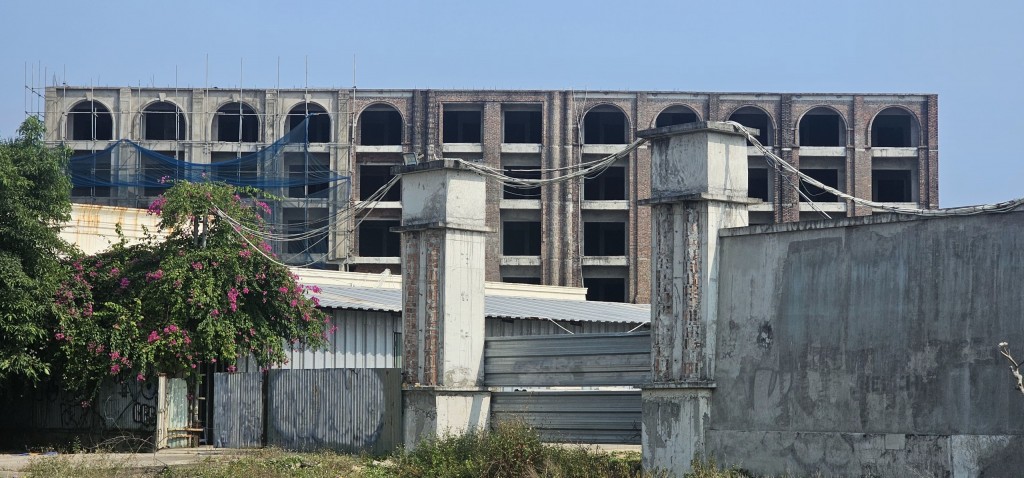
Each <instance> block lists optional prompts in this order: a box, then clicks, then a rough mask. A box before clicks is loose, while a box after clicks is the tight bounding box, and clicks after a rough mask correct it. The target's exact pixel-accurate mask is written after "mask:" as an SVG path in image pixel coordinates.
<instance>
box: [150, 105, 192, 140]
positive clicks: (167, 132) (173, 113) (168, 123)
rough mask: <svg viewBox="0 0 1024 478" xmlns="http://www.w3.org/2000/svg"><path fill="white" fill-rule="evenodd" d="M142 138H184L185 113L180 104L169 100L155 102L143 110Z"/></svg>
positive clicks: (185, 129)
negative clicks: (179, 106)
mask: <svg viewBox="0 0 1024 478" xmlns="http://www.w3.org/2000/svg"><path fill="white" fill-rule="evenodd" d="M141 129H142V139H147V140H183V139H185V138H186V134H185V133H186V131H187V128H186V127H185V115H184V114H182V112H181V108H178V105H175V104H174V103H171V102H169V101H159V102H156V103H153V104H151V105H149V106H147V107H146V109H144V110H142V125H141Z"/></svg>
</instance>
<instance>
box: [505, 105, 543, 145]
mask: <svg viewBox="0 0 1024 478" xmlns="http://www.w3.org/2000/svg"><path fill="white" fill-rule="evenodd" d="M542 126H543V121H542V120H541V112H540V111H506V112H505V135H504V139H503V141H502V142H503V143H532V144H540V142H541V131H542V129H543V128H542Z"/></svg>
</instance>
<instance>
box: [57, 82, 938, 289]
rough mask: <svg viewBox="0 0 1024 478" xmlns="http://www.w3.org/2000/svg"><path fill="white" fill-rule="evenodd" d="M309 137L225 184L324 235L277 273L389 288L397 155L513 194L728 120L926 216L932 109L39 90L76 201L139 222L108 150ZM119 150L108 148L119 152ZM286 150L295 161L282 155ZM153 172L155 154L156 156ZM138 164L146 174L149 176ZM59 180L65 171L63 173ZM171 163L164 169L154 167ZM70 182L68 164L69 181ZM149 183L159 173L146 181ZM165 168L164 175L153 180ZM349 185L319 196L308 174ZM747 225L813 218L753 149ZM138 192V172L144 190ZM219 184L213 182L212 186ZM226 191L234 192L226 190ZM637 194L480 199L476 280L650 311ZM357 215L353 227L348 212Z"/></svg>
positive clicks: (616, 184) (393, 266) (839, 208)
mask: <svg viewBox="0 0 1024 478" xmlns="http://www.w3.org/2000/svg"><path fill="white" fill-rule="evenodd" d="M304 120H305V121H307V123H305V124H306V130H305V132H304V136H305V137H304V140H306V141H308V145H307V146H304V147H303V148H302V152H301V154H300V153H299V152H298V150H297V149H296V150H294V152H292V153H289V152H288V151H290V150H288V149H287V148H284V151H285V152H284V153H282V154H280V155H278V156H275V158H276V159H275V161H277V162H278V163H280V164H261V165H260V166H259V167H255V166H254V167H251V168H249V169H246V168H244V167H239V168H238V170H237V175H236V176H234V177H235V178H238V179H244V178H255V177H260V176H262V175H265V174H269V173H270V172H271V170H273V171H274V172H275V174H278V175H280V176H281V177H284V178H286V179H289V180H288V181H284V182H281V183H280V184H278V186H277V187H276V188H275V189H273V190H272V191H271V192H273V193H274V194H276V195H278V196H282V197H283V198H284V199H282V200H281V201H279V202H278V203H276V204H275V208H274V217H273V220H272V222H274V223H276V224H278V225H280V227H281V230H283V231H287V232H292V233H301V232H302V231H304V230H317V231H321V230H323V231H326V232H323V234H319V235H314V236H313V237H307V238H304V239H303V240H302V241H298V243H295V242H288V243H280V244H277V245H276V247H277V249H278V252H279V253H280V254H281V255H282V257H283V258H284V259H285V260H286V261H287V262H290V263H294V264H306V263H314V264H315V265H317V266H321V267H328V268H339V269H342V270H349V271H354V272H369V273H376V272H384V271H386V270H389V271H390V272H391V273H393V274H397V273H398V272H399V269H400V267H401V260H400V251H399V248H400V239H399V236H398V234H396V233H394V232H392V231H391V228H393V227H396V226H398V225H399V218H400V215H401V198H400V193H399V188H397V187H396V188H392V189H391V190H390V191H389V192H388V194H386V195H384V197H382V198H379V199H380V200H379V201H374V202H373V204H372V207H370V206H371V204H370V203H369V202H368V200H369V199H371V195H372V194H373V193H374V192H376V191H378V189H379V188H380V187H381V186H382V185H384V184H386V183H387V182H388V181H389V180H390V179H391V172H390V171H391V170H390V168H391V166H393V165H398V164H402V161H403V158H402V155H403V153H417V154H419V155H421V156H422V157H425V158H428V159H432V158H438V157H445V158H461V159H465V160H471V161H479V162H482V163H484V164H486V165H488V166H492V167H494V168H501V169H503V170H505V172H506V174H508V175H510V176H514V177H522V178H540V177H551V175H552V174H556V175H557V174H560V173H556V172H554V171H555V170H558V169H559V168H569V167H572V166H574V165H578V164H580V163H583V162H588V161H593V160H597V159H600V158H603V157H605V156H607V155H609V154H612V153H615V152H618V151H620V150H621V149H623V148H625V147H626V145H628V144H629V143H631V142H632V141H633V140H634V139H636V131H638V130H643V129H648V128H652V127H658V126H668V125H673V124H682V123H688V122H692V121H726V120H734V121H738V122H739V123H742V124H744V125H746V126H749V127H752V128H757V129H758V130H759V136H758V137H759V139H760V141H761V142H762V143H763V144H765V145H766V146H769V147H770V148H772V150H773V151H774V152H775V153H776V154H778V155H779V156H781V157H782V158H784V159H785V160H787V161H789V162H790V163H792V164H794V165H796V166H797V167H799V168H800V169H801V170H802V171H803V172H804V173H806V174H808V175H810V176H812V177H814V178H816V179H818V180H819V181H821V182H823V183H825V184H828V185H831V186H834V187H836V188H837V189H840V190H842V191H844V192H847V193H849V194H852V195H855V196H858V197H862V198H868V199H872V200H875V201H879V202H886V203H895V204H900V205H904V206H914V207H922V208H936V207H938V98H937V96H936V95H930V94H831V93H828V94H822V93H814V94H790V93H689V92H625V91H600V92H595V91H586V92H580V91H529V90H508V91H501V90H362V89H359V90H349V89H345V90H338V89H299V90H278V89H243V90H226V89H219V88H212V89H205V88H200V89H173V88H130V87H124V88H72V87H51V88H48V89H47V91H46V126H47V140H48V141H49V142H51V143H53V144H64V145H66V146H68V147H69V148H71V149H72V150H73V151H74V155H75V156H77V157H87V156H90V155H91V157H94V158H97V159H94V160H93V161H92V162H91V163H89V165H88V166H86V167H82V166H80V167H79V168H80V170H79V171H77V174H75V172H74V171H73V178H82V177H90V178H96V180H93V181H81V180H77V181H76V183H75V186H76V187H75V189H74V192H73V198H72V199H73V201H75V202H80V203H93V204H110V205H119V206H132V207H145V206H146V205H147V204H148V203H149V202H150V201H151V200H152V198H153V197H154V196H156V195H157V194H159V193H160V192H161V191H162V190H163V188H164V187H166V186H165V185H163V184H154V183H152V182H146V183H141V182H134V183H133V182H131V181H127V180H124V178H126V177H128V176H130V175H131V173H132V172H134V171H147V168H148V170H149V171H150V172H154V171H156V172H158V173H157V174H159V172H166V173H167V174H166V176H168V177H171V178H174V177H175V174H176V170H175V167H174V166H173V164H174V163H173V162H167V161H165V162H163V163H160V164H157V163H156V162H152V160H151V159H150V158H149V157H147V156H146V155H143V154H137V153H131V152H127V153H125V152H122V153H118V152H117V151H116V150H117V148H114V149H115V151H114V152H113V153H110V154H108V155H106V156H96V155H95V153H96V152H98V151H105V150H107V149H108V148H111V147H113V146H115V145H116V144H118V142H119V140H130V141H131V142H132V144H134V145H137V146H140V147H142V148H145V151H148V152H152V153H154V154H159V155H161V156H159V157H160V158H164V159H166V158H172V159H173V160H176V161H182V162H186V163H194V164H216V163H219V162H228V163H225V164H234V163H230V161H232V160H236V159H238V158H243V157H246V156H247V155H252V154H258V153H259V152H260V151H263V150H266V149H267V147H268V145H271V144H274V143H275V141H277V140H278V139H279V138H282V137H285V136H286V135H288V134H289V132H290V131H291V130H292V129H293V128H296V127H297V126H298V125H300V124H302V122H303V121H304ZM122 143H123V142H122ZM291 147H292V148H294V146H291ZM153 157H157V156H153ZM147 161H149V162H147ZM73 164H74V163H73ZM167 164H172V166H167ZM73 167H74V166H73ZM161 168H163V169H161ZM165 170H166V171H165ZM321 170H327V171H329V172H330V173H331V175H333V177H335V178H338V177H343V178H346V180H345V181H344V182H345V184H343V185H341V186H343V187H328V184H327V182H326V181H327V180H326V179H318V178H322V177H323V176H322V175H320V176H318V175H317V174H315V173H313V171H321ZM748 172H749V191H750V196H751V197H754V198H759V199H761V200H762V201H763V203H761V204H758V205H754V206H751V208H750V222H751V224H767V223H781V222H793V221H800V220H813V219H819V218H822V216H821V214H820V213H819V212H817V211H815V210H814V208H813V207H812V206H811V205H810V204H809V203H808V202H807V201H806V200H805V199H804V198H802V197H801V195H800V194H798V192H797V186H796V185H797V184H798V180H797V179H796V178H795V177H790V176H788V175H780V174H777V173H776V172H775V171H774V170H773V169H770V168H769V166H768V164H767V162H766V161H765V160H764V158H763V157H761V155H760V153H759V152H758V151H756V150H754V149H753V148H750V157H749V169H748ZM151 176H152V174H151ZM215 179H218V178H215ZM227 179H229V180H230V179H231V178H227ZM800 187H801V188H803V189H804V193H805V194H806V196H807V197H808V198H810V199H811V200H813V201H814V202H815V203H816V205H817V208H818V209H819V210H823V211H825V212H827V213H828V214H829V215H830V216H832V217H852V216H865V215H870V214H872V211H871V210H870V209H868V208H864V207H860V206H854V205H853V204H852V203H848V202H846V201H840V200H837V198H836V197H834V196H832V195H831V194H828V193H825V192H824V191H821V190H818V189H817V188H815V187H813V186H806V185H802V186H800ZM649 195H650V152H649V150H648V149H647V148H646V146H641V147H640V148H639V149H637V150H636V151H634V152H633V153H631V154H630V155H629V156H628V158H625V159H622V160H620V161H619V162H618V163H616V164H614V165H613V166H612V167H610V168H608V169H606V170H605V171H604V172H602V173H601V174H600V175H597V176H596V177H592V178H591V177H588V178H583V179H581V180H575V181H567V182H561V183H555V184H552V185H549V186H544V187H538V188H532V189H513V188H508V187H503V186H502V185H501V184H498V183H496V182H489V183H488V185H487V205H486V207H487V223H488V225H489V227H490V228H491V229H492V230H493V233H492V234H490V235H489V236H488V239H487V258H486V264H487V269H486V279H487V280H489V281H505V282H522V283H536V284H548V285H562V286H585V287H587V288H588V290H589V292H588V295H589V297H590V298H592V299H595V300H605V301H624V302H638V303H646V302H649V294H650V275H651V273H650V263H651V261H650V254H651V253H650V231H651V225H650V220H651V219H650V213H649V211H648V210H647V208H646V207H644V206H639V205H638V200H641V199H644V198H647V197H649ZM357 210H358V212H356V211H357Z"/></svg>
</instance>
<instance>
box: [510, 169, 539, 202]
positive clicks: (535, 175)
mask: <svg viewBox="0 0 1024 478" xmlns="http://www.w3.org/2000/svg"><path fill="white" fill-rule="evenodd" d="M505 175H506V176H509V177H513V178H516V179H540V178H541V177H540V170H539V169H537V167H536V166H508V167H506V168H505ZM502 197H503V198H505V199H540V186H533V187H527V188H524V187H518V186H510V185H508V184H506V185H505V186H504V187H503V189H502Z"/></svg>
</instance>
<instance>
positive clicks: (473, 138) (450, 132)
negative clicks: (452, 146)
mask: <svg viewBox="0 0 1024 478" xmlns="http://www.w3.org/2000/svg"><path fill="white" fill-rule="evenodd" d="M480 116H481V114H480V112H479V111H445V112H444V138H443V142H445V143H479V142H480V136H481V131H480Z"/></svg>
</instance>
